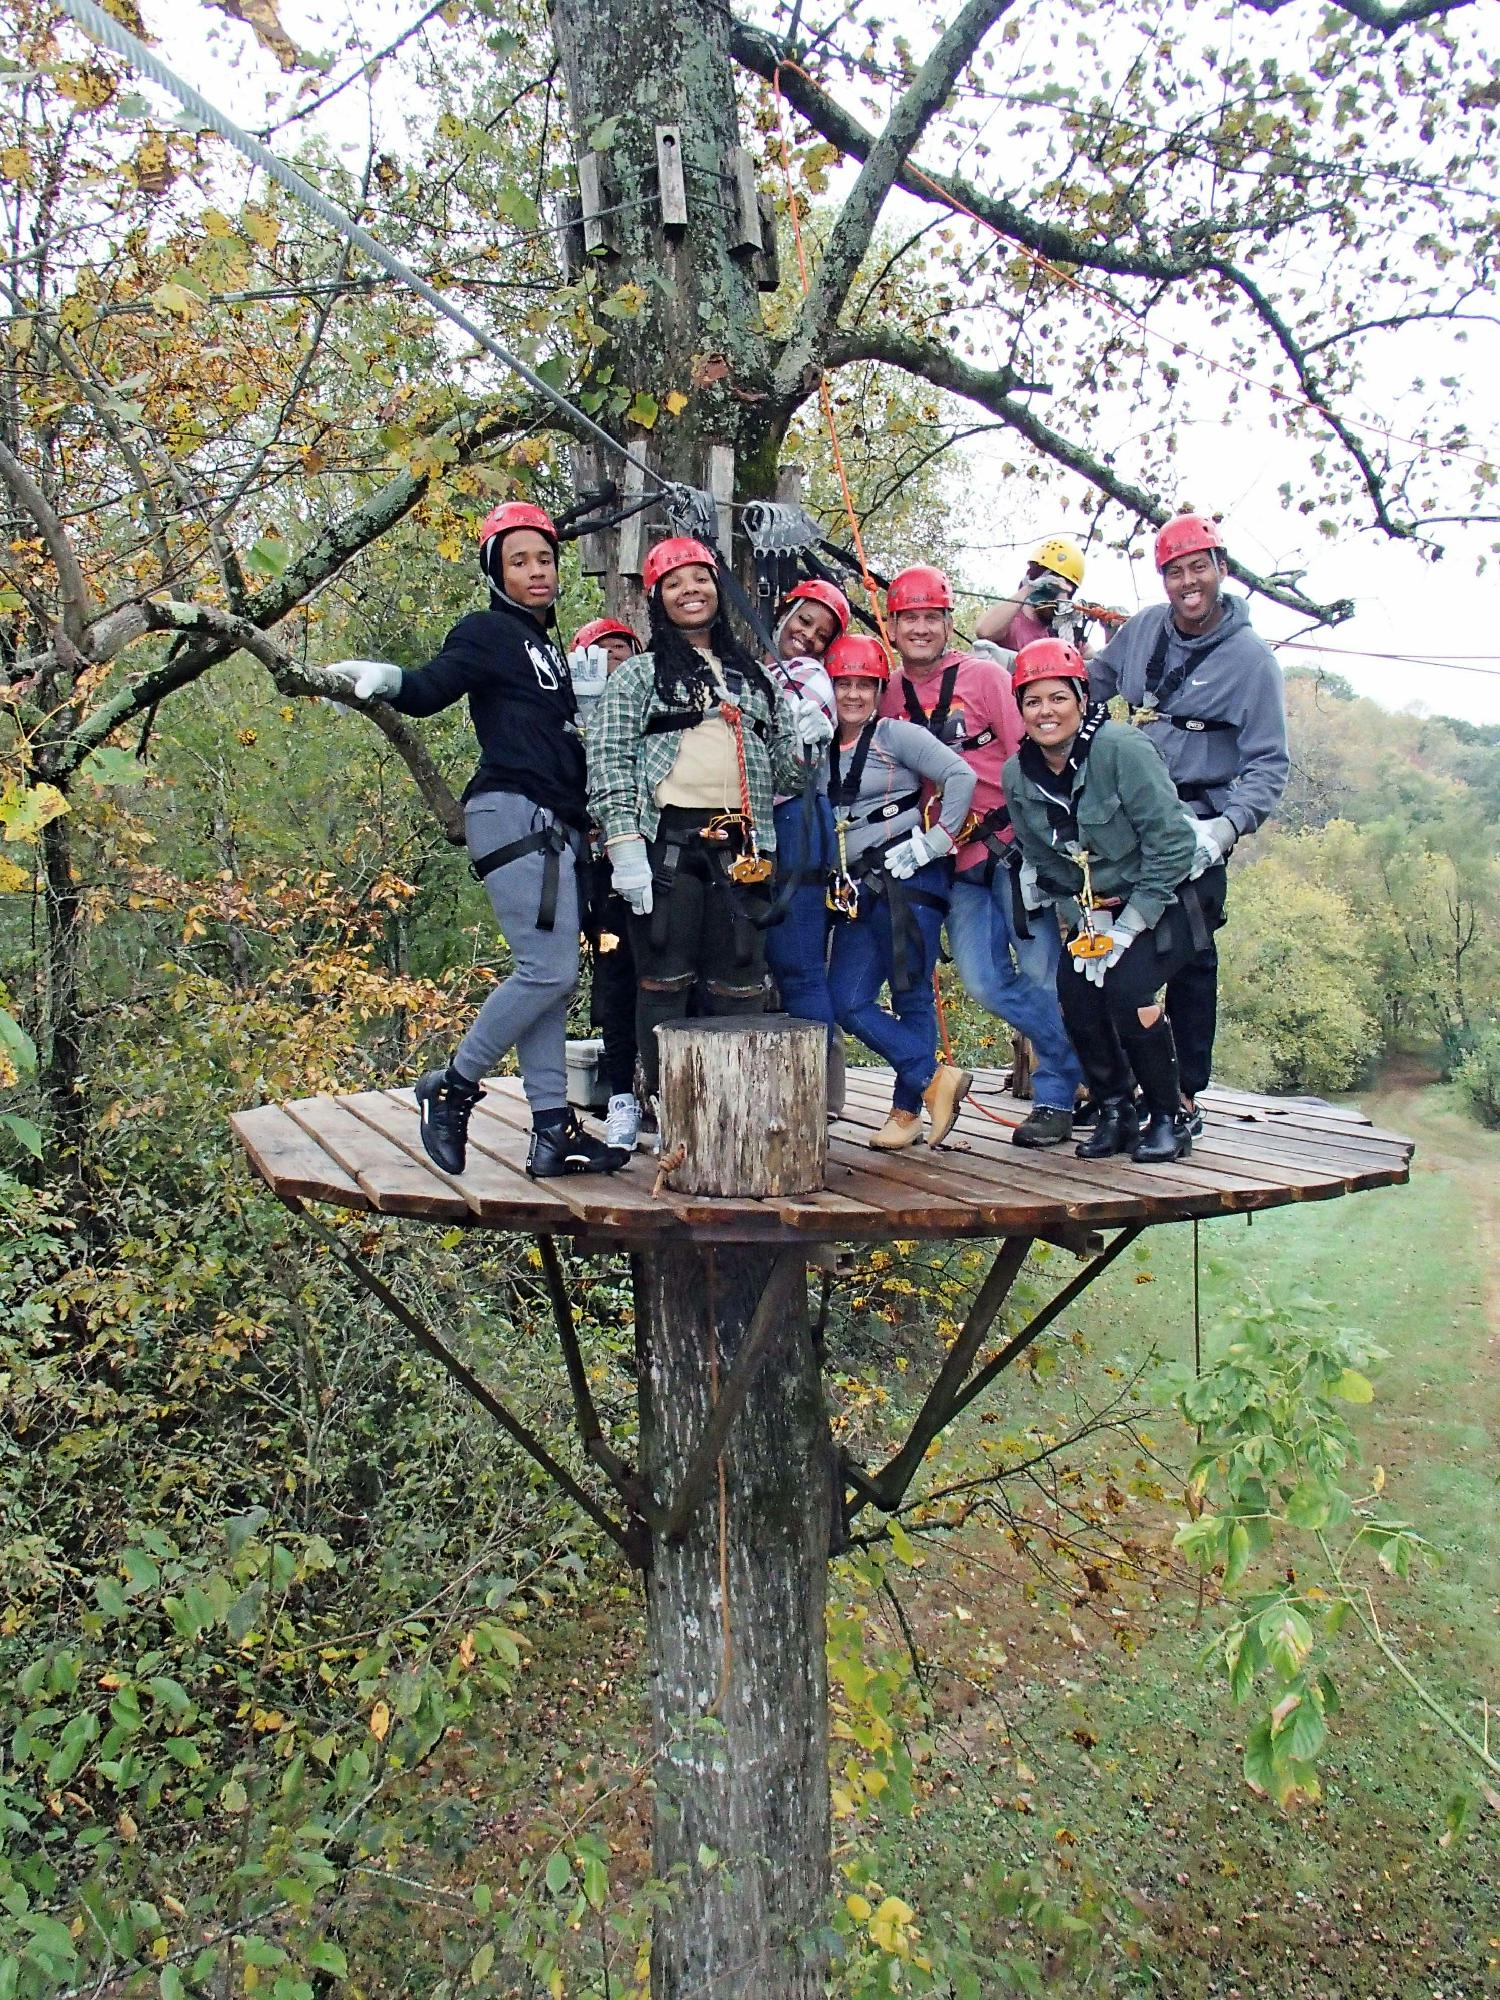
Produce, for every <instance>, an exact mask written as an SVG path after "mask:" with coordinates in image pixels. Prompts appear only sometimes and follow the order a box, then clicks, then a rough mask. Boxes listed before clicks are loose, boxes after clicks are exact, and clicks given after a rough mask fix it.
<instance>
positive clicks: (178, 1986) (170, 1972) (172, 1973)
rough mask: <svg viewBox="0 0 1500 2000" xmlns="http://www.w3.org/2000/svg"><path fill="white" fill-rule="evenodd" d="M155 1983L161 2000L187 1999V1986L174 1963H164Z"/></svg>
mask: <svg viewBox="0 0 1500 2000" xmlns="http://www.w3.org/2000/svg"><path fill="white" fill-rule="evenodd" d="M156 1984H157V1987H158V1989H159V1991H160V1993H161V2000H187V1987H186V1986H185V1985H184V1984H183V1981H182V1974H181V1973H180V1972H179V1971H178V1970H177V1967H176V1966H175V1965H164V1966H163V1967H162V1969H161V1973H160V1975H159V1977H158V1979H157V1982H156Z"/></svg>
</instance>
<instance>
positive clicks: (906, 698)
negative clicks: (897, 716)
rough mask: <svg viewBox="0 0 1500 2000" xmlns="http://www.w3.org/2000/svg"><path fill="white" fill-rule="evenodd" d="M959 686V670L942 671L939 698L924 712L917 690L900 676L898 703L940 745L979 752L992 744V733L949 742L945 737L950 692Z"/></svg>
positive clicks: (978, 731) (977, 733)
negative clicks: (944, 744)
mask: <svg viewBox="0 0 1500 2000" xmlns="http://www.w3.org/2000/svg"><path fill="white" fill-rule="evenodd" d="M957 685H958V667H957V666H956V665H954V666H951V667H944V669H943V677H942V679H941V680H940V681H939V682H938V698H937V701H936V703H935V704H934V706H933V708H932V709H931V711H930V712H929V711H928V710H927V709H925V708H923V706H922V703H921V700H920V698H919V697H918V694H917V691H916V689H915V688H914V687H913V686H912V684H911V682H910V680H909V679H908V678H907V676H906V675H905V674H903V675H902V676H901V700H902V702H903V703H904V705H905V708H906V715H907V720H908V721H910V722H915V723H916V724H917V726H918V728H919V729H925V730H926V731H927V732H928V734H929V735H931V736H935V737H936V738H937V740H938V741H939V743H946V744H947V745H948V748H949V749H950V750H982V749H983V748H984V746H985V744H986V743H993V742H994V740H995V732H994V730H993V729H980V730H977V731H976V732H975V733H974V735H972V736H957V737H954V738H953V739H952V741H951V742H950V741H949V737H948V734H947V729H948V715H949V711H950V710H951V708H952V707H953V690H954V689H955V687H957Z"/></svg>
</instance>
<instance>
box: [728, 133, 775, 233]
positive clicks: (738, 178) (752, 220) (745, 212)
mask: <svg viewBox="0 0 1500 2000" xmlns="http://www.w3.org/2000/svg"><path fill="white" fill-rule="evenodd" d="M729 169H730V172H731V174H732V175H733V176H734V207H735V213H734V217H733V219H732V221H731V222H730V226H729V254H730V255H731V256H732V257H749V256H753V255H755V254H756V253H757V252H759V251H761V250H764V248H765V247H766V246H765V234H764V231H763V230H762V229H761V225H760V195H759V190H758V189H757V188H756V185H755V161H754V159H753V158H752V157H751V155H750V154H749V153H747V152H746V150H745V148H744V147H743V146H736V147H735V149H734V151H733V152H732V153H731V154H730V156H729Z"/></svg>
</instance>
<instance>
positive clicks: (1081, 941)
mask: <svg viewBox="0 0 1500 2000" xmlns="http://www.w3.org/2000/svg"><path fill="white" fill-rule="evenodd" d="M1073 859H1074V860H1075V861H1076V862H1077V863H1078V866H1079V867H1080V868H1081V869H1082V870H1083V889H1082V891H1081V892H1080V894H1079V897H1078V923H1079V930H1078V935H1077V937H1070V938H1069V939H1068V950H1069V951H1070V952H1071V953H1072V955H1073V957H1074V958H1083V959H1089V958H1108V957H1109V955H1110V953H1111V952H1112V951H1113V950H1114V948H1115V944H1114V939H1113V938H1112V937H1111V936H1110V934H1109V932H1108V931H1107V930H1103V931H1101V930H1100V929H1099V928H1098V926H1097V925H1096V924H1095V922H1094V916H1095V903H1094V878H1093V876H1092V875H1091V873H1090V872H1089V860H1090V857H1089V854H1088V852H1087V850H1085V849H1083V848H1080V849H1079V850H1078V852H1077V853H1076V854H1075V855H1074V856H1073Z"/></svg>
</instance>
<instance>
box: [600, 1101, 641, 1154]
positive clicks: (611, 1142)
mask: <svg viewBox="0 0 1500 2000" xmlns="http://www.w3.org/2000/svg"><path fill="white" fill-rule="evenodd" d="M640 1135H641V1113H640V1107H639V1105H638V1104H637V1103H636V1101H635V1092H634V1091H633V1090H619V1091H616V1092H615V1094H614V1096H613V1097H612V1098H611V1099H610V1100H609V1108H608V1110H607V1111H606V1112H605V1114H604V1143H605V1145H606V1146H614V1147H617V1148H618V1149H619V1150H620V1151H621V1152H622V1153H633V1152H634V1151H635V1147H636V1141H637V1140H638V1139H639V1138H640Z"/></svg>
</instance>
